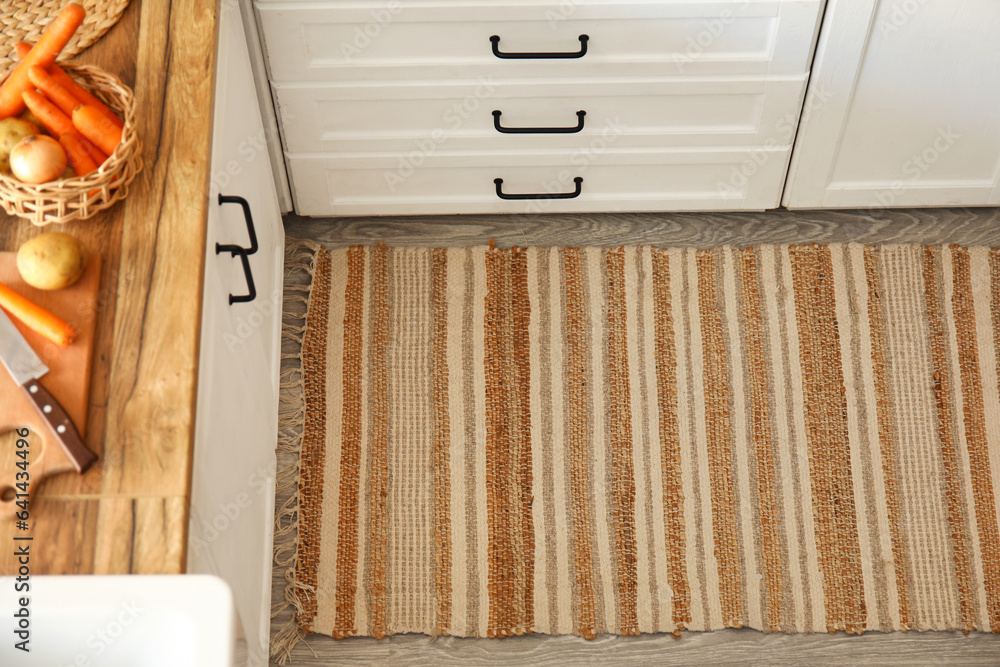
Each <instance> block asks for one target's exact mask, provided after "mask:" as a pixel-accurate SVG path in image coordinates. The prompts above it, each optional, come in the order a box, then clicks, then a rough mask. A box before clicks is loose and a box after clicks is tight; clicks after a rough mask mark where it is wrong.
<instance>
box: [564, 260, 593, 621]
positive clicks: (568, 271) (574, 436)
mask: <svg viewBox="0 0 1000 667" xmlns="http://www.w3.org/2000/svg"><path fill="white" fill-rule="evenodd" d="M582 263H583V258H582V257H581V252H580V250H579V249H578V248H566V249H565V251H564V254H563V267H564V268H563V270H564V274H565V308H566V370H567V385H568V391H567V392H566V393H567V403H568V413H569V420H570V421H569V432H568V433H567V438H568V440H569V448H570V461H569V469H570V493H571V496H572V498H571V502H572V513H573V519H572V530H573V555H574V572H575V574H576V588H577V592H576V596H577V630H578V631H579V633H580V634H581V635H583V636H584V637H587V638H588V639H592V638H594V637H596V636H597V618H596V608H597V602H596V595H597V594H596V591H595V585H594V562H593V542H592V540H591V526H592V525H593V522H592V520H591V516H590V492H589V491H590V479H589V477H590V476H589V472H590V463H589V459H590V455H589V449H590V443H589V441H590V438H589V433H588V430H589V427H588V425H589V422H590V416H589V414H588V402H589V399H588V395H589V393H590V388H589V387H588V385H587V357H588V355H587V335H586V329H585V326H586V315H585V312H586V311H585V302H584V289H583V267H582Z"/></svg>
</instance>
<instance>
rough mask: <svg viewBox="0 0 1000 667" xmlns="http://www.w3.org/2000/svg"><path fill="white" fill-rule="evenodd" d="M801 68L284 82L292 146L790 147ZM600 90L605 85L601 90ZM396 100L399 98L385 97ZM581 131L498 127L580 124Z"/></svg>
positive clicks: (281, 95)
mask: <svg viewBox="0 0 1000 667" xmlns="http://www.w3.org/2000/svg"><path fill="white" fill-rule="evenodd" d="M804 88H805V77H804V76H799V77H789V78H787V79H754V78H746V79H694V80H666V81H664V80H659V81H639V82H636V81H632V80H616V79H600V80H589V79H583V80H580V79H573V80H571V81H561V80H549V81H532V82H528V83H522V82H514V83H511V82H505V81H496V80H494V81H489V80H486V79H483V80H473V81H467V82H449V83H436V82H419V85H414V83H413V82H407V81H394V82H386V83H384V84H379V85H368V86H354V85H322V86H314V85H301V84H276V85H275V93H276V96H277V99H278V102H279V105H280V107H281V113H282V117H283V118H285V119H287V122H286V123H285V147H286V150H288V151H289V152H291V153H307V152H320V151H322V152H352V151H359V150H364V151H398V152H400V153H402V154H406V153H408V152H410V151H412V150H420V149H421V147H425V146H433V147H434V149H435V150H442V149H447V150H484V151H487V150H494V149H495V150H504V149H544V148H571V147H576V146H581V145H586V144H588V143H589V142H590V141H591V140H592V139H594V138H595V137H598V136H601V134H602V133H606V132H607V130H608V128H612V129H613V130H614V132H615V137H616V138H615V145H616V146H621V147H625V146H635V147H678V146H749V145H756V144H759V145H763V144H765V143H767V142H776V143H781V144H787V143H789V142H790V141H791V139H792V137H793V135H794V132H795V112H796V110H797V108H798V105H799V101H800V100H801V97H802V92H803V90H804ZM595 91H600V94H595ZM389 99H391V100H392V102H391V103H387V102H386V100H389ZM581 110H582V111H584V112H585V115H584V117H583V123H582V124H583V129H582V130H580V131H579V132H575V133H544V134H538V133H520V134H519V133H509V132H508V133H502V132H500V131H498V130H497V129H496V122H497V121H496V119H495V115H494V112H495V111H499V112H501V115H500V118H499V122H500V126H501V127H502V128H505V129H509V128H513V129H519V128H520V129H523V128H532V127H534V128H552V127H563V128H574V127H579V125H580V121H579V117H578V115H577V112H578V111H581Z"/></svg>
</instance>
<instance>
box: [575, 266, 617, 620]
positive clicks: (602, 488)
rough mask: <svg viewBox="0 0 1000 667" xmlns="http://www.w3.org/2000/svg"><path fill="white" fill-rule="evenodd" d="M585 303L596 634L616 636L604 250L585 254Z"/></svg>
mask: <svg viewBox="0 0 1000 667" xmlns="http://www.w3.org/2000/svg"><path fill="white" fill-rule="evenodd" d="M583 261H584V280H585V284H586V290H585V294H586V296H585V298H586V299H587V304H586V312H587V318H588V320H587V332H588V341H589V343H590V350H589V351H590V359H589V361H588V363H587V380H588V384H589V385H590V387H591V388H592V389H591V392H590V406H589V409H590V415H591V417H590V419H591V434H592V441H591V442H592V443H593V457H592V458H591V459H590V462H591V466H592V467H591V472H590V497H591V502H592V503H593V506H594V508H593V512H594V514H593V515H592V516H593V519H594V546H595V550H594V556H595V560H594V563H595V571H596V572H597V573H598V576H597V581H596V582H595V590H596V591H597V628H598V632H604V633H612V632H618V593H617V590H616V587H615V580H616V575H615V560H616V559H615V556H616V554H615V551H614V549H615V545H614V537H613V536H614V527H613V521H614V514H613V507H614V503H613V498H612V496H613V488H612V485H611V483H610V480H611V472H612V465H611V443H610V442H609V438H608V435H609V434H608V429H609V427H610V424H609V421H608V403H609V401H608V394H609V387H608V373H609V368H608V354H607V351H608V344H607V337H608V331H607V322H606V321H605V317H606V313H605V304H607V278H606V266H605V264H604V250H603V249H602V248H587V249H585V250H584V251H583Z"/></svg>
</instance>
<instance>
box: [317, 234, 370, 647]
mask: <svg viewBox="0 0 1000 667" xmlns="http://www.w3.org/2000/svg"><path fill="white" fill-rule="evenodd" d="M347 267H348V260H347V249H346V248H338V249H336V250H332V251H330V273H329V276H330V283H329V284H330V294H331V295H335V297H334V298H331V299H330V305H329V308H328V310H327V322H326V327H327V342H326V395H327V401H326V457H325V458H324V461H323V486H325V487H328V488H330V489H336V490H337V492H336V495H334V497H332V498H327V499H326V503H325V504H327V505H328V506H329V509H330V512H329V515H328V516H329V517H331V520H328V521H324V522H323V523H322V526H321V528H320V559H321V560H324V559H323V556H322V554H324V553H333V554H336V553H337V549H338V544H339V539H338V536H339V527H340V521H339V520H338V519H337V518H336V517H339V504H340V498H339V489H340V471H341V460H340V459H341V443H342V442H343V426H344V424H343V419H344V393H345V392H344V310H345V309H344V305H345V300H344V298H343V295H344V294H345V291H346V289H347V281H348V268H347ZM359 314H360V313H359ZM358 324H359V325H360V319H359V322H358ZM339 569H340V568H331V567H320V568H319V571H318V572H317V577H316V620H315V625H316V629H317V630H318V631H320V632H325V633H332V632H333V631H334V629H335V627H336V619H337V579H338V577H339V576H340V575H339Z"/></svg>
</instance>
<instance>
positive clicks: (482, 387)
mask: <svg viewBox="0 0 1000 667" xmlns="http://www.w3.org/2000/svg"><path fill="white" fill-rule="evenodd" d="M470 252H471V253H472V258H473V261H472V267H473V281H472V284H473V285H474V291H473V294H472V357H473V364H472V368H471V372H472V374H473V397H474V400H475V425H476V430H475V440H474V442H473V443H472V445H473V448H472V451H473V452H474V453H475V459H474V460H475V465H474V466H473V468H474V470H475V494H476V495H475V507H476V532H477V534H476V554H475V559H476V564H477V568H478V572H477V574H478V575H479V582H478V585H477V587H476V600H477V607H478V612H479V618H478V621H477V623H478V625H477V627H476V634H477V635H478V636H481V637H485V636H486V630H487V628H488V627H489V619H490V605H489V568H488V567H487V564H488V563H489V516H488V509H487V502H486V498H487V494H486V470H487V460H486V378H485V373H484V369H485V368H486V325H485V323H486V250H485V249H484V248H473V249H471V250H470Z"/></svg>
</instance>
